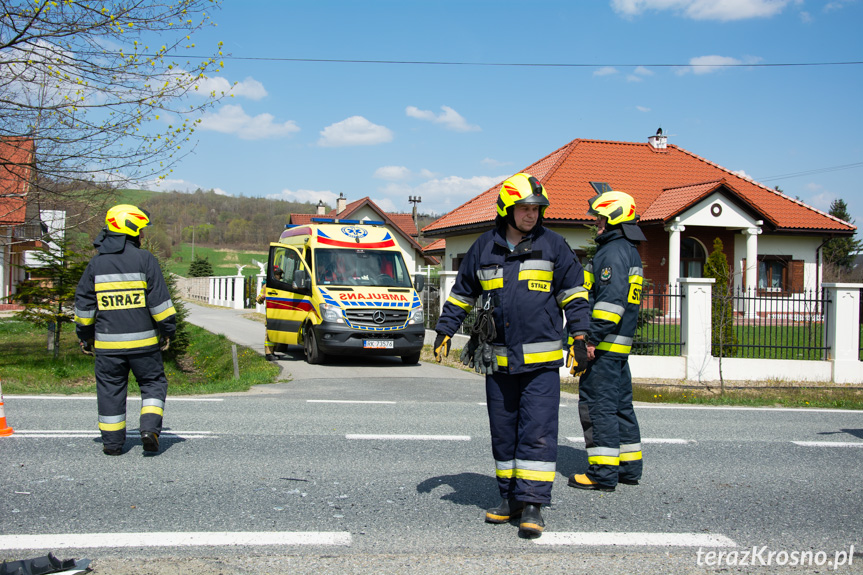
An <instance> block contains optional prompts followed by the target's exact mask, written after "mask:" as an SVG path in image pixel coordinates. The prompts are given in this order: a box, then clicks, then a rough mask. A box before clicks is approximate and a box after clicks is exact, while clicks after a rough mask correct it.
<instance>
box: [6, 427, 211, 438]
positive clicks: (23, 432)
mask: <svg viewBox="0 0 863 575" xmlns="http://www.w3.org/2000/svg"><path fill="white" fill-rule="evenodd" d="M129 431H130V433H136V432H137V431H138V430H137V429H132V430H129ZM10 437H24V438H34V437H36V438H40V437H51V438H57V437H101V434H100V433H99V430H91V429H86V430H81V429H16V430H15V433H13V434H12V435H11V436H10ZM159 437H161V438H162V439H168V438H180V439H206V438H218V435H214V434H213V432H212V431H171V432H163V433H162V434H161V435H160V436H159Z"/></svg>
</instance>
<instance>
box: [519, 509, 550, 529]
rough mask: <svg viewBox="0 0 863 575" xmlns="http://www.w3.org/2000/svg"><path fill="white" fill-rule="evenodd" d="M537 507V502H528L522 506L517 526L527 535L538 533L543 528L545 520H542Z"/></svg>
mask: <svg viewBox="0 0 863 575" xmlns="http://www.w3.org/2000/svg"><path fill="white" fill-rule="evenodd" d="M539 507H540V506H539V505H538V504H534V503H528V504H527V505H525V506H524V511H522V514H521V523H519V525H518V528H519V529H520V530H521V531H523V532H524V533H525V534H527V535H539V534H540V533H542V531H543V530H544V529H545V521H543V520H542V513H540V511H539Z"/></svg>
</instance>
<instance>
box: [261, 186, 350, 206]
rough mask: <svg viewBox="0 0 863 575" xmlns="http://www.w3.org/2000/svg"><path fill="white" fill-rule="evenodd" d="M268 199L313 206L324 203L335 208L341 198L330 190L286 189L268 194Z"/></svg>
mask: <svg viewBox="0 0 863 575" xmlns="http://www.w3.org/2000/svg"><path fill="white" fill-rule="evenodd" d="M267 198H268V199H270V200H285V201H288V202H311V203H313V204H317V203H318V202H320V201H323V202H324V203H325V204H329V205H330V206H335V205H336V200H338V199H339V196H338V194H335V193H334V192H331V191H329V190H320V191H319V190H289V189H287V188H286V189H284V190H282V191H281V192H279V193H278V194H268V195H267Z"/></svg>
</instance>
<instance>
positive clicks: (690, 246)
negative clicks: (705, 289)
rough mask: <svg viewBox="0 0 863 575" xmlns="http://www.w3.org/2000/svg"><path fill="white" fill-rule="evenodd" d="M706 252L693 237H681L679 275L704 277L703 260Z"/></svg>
mask: <svg viewBox="0 0 863 575" xmlns="http://www.w3.org/2000/svg"><path fill="white" fill-rule="evenodd" d="M706 260H707V252H706V251H704V246H702V245H701V242H699V241H698V240H696V239H694V238H683V241H681V242H680V277H682V278H700V277H704V262H705V261H706Z"/></svg>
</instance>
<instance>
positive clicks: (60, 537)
mask: <svg viewBox="0 0 863 575" xmlns="http://www.w3.org/2000/svg"><path fill="white" fill-rule="evenodd" d="M350 544H351V534H350V533H348V532H325V531H257V532H256V531H249V532H245V531H237V532H230V531H214V532H207V531H198V532H186V533H181V532H163V533H61V534H52V535H41V534H40V535H0V549H52V548H66V549H70V548H72V549H83V548H89V547H104V548H107V549H111V548H116V547H223V546H238V545H248V546H260V545H350Z"/></svg>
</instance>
